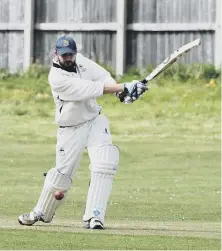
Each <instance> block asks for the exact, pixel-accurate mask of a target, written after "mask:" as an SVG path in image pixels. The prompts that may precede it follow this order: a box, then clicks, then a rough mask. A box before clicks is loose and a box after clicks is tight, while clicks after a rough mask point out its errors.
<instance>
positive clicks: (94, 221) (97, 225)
mask: <svg viewBox="0 0 222 251" xmlns="http://www.w3.org/2000/svg"><path fill="white" fill-rule="evenodd" d="M84 223H85V225H84V227H85V228H88V229H104V226H103V224H102V222H101V221H100V220H99V219H98V218H91V219H90V220H88V221H85V222H84Z"/></svg>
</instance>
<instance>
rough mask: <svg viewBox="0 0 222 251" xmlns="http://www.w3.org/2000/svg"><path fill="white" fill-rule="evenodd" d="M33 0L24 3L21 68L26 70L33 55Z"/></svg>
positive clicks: (26, 0)
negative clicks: (22, 58)
mask: <svg viewBox="0 0 222 251" xmlns="http://www.w3.org/2000/svg"><path fill="white" fill-rule="evenodd" d="M34 7H35V0H25V5H24V60H23V70H24V71H26V70H28V68H29V66H30V63H31V60H32V57H33V43H34V39H33V35H34V32H33V31H34Z"/></svg>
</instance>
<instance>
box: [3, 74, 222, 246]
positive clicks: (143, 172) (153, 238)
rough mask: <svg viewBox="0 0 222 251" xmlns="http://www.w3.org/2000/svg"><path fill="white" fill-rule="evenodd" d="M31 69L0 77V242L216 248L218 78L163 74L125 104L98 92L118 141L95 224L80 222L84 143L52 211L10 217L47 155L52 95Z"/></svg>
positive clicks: (50, 157)
mask: <svg viewBox="0 0 222 251" xmlns="http://www.w3.org/2000/svg"><path fill="white" fill-rule="evenodd" d="M187 72H188V71H187ZM37 73H38V72H37ZM37 73H36V76H35V77H33V78H32V79H30V77H29V76H26V77H19V76H18V77H17V78H15V77H13V76H12V77H11V76H10V77H6V78H5V79H3V80H0V113H1V123H0V138H1V142H2V144H1V145H0V152H1V158H0V166H1V171H2V172H1V176H0V184H1V193H0V200H1V202H2V203H1V207H0V215H1V217H0V249H64V250H68V249H150V250H220V232H221V229H220V220H221V211H220V210H221V207H220V199H221V183H220V177H221V169H220V163H221V147H220V133H221V130H220V128H221V122H220V121H221V116H220V92H221V88H220V79H219V78H216V79H215V82H216V85H215V86H209V85H208V83H209V81H208V80H207V79H206V78H205V79H199V78H197V77H194V78H193V80H192V79H191V78H189V79H188V81H186V82H182V81H178V79H177V78H176V76H178V75H176V76H175V77H172V76H170V77H171V78H169V76H165V82H164V83H163V80H164V79H163V78H160V79H157V80H155V81H153V82H152V83H151V88H150V90H149V92H148V93H146V94H145V95H144V97H142V98H141V100H140V101H138V102H135V103H134V104H132V105H124V104H122V103H119V102H118V100H117V99H116V98H115V97H113V95H106V97H103V98H100V99H99V103H100V104H101V105H102V106H103V113H104V114H106V115H107V116H108V118H109V120H110V125H111V131H112V134H113V141H114V143H115V144H117V145H118V146H120V150H121V155H120V164H119V170H118V172H117V175H116V179H115V181H114V186H113V191H112V195H111V198H110V200H109V204H108V210H107V219H106V230H105V231H103V232H99V231H89V230H84V229H82V226H81V224H82V223H81V218H82V214H83V210H84V207H85V200H86V195H87V189H88V180H89V170H88V165H89V160H88V156H87V153H86V152H85V153H84V155H83V159H82V161H81V166H80V168H79V170H78V171H77V173H76V176H75V179H74V182H73V187H72V189H70V191H69V193H68V198H67V201H66V203H65V204H64V206H63V207H61V208H59V210H58V211H57V214H56V218H55V221H54V222H53V223H51V224H46V225H45V224H37V226H33V227H22V226H19V225H18V224H17V216H18V215H19V214H21V213H24V212H28V211H30V210H32V208H33V206H34V205H35V203H36V200H37V199H38V196H39V193H40V190H41V187H42V183H43V181H44V177H43V175H42V173H43V172H46V171H47V170H48V169H50V168H51V167H53V166H54V164H55V143H56V138H55V137H56V128H57V126H56V125H55V123H54V104H53V101H52V98H51V95H50V90H49V86H48V84H47V80H46V78H45V76H44V75H43V76H42V75H38V74H37ZM32 74H34V73H32ZM133 74H135V72H134V73H132V76H133ZM168 74H170V73H168ZM187 74H188V73H187ZM201 74H202V73H201ZM188 75H189V74H188ZM202 75H203V74H202ZM132 76H131V77H132ZM131 77H129V76H124V78H127V79H129V78H131ZM158 81H159V82H158Z"/></svg>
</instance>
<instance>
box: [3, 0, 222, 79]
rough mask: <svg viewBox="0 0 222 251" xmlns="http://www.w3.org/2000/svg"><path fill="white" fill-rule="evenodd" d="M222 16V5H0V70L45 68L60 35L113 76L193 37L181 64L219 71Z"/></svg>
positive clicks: (212, 0)
mask: <svg viewBox="0 0 222 251" xmlns="http://www.w3.org/2000/svg"><path fill="white" fill-rule="evenodd" d="M221 13H222V4H221V0H112V1H111V0H0V44H1V46H0V68H7V69H9V71H11V72H15V71H18V70H21V69H23V70H27V68H28V67H29V65H30V62H31V60H32V59H34V60H37V59H38V60H40V62H41V63H43V64H50V62H51V59H52V54H53V53H52V51H53V47H54V44H55V41H56V39H57V38H58V37H59V36H61V35H63V34H70V35H72V36H73V37H74V39H75V40H76V42H77V45H78V49H79V51H81V52H82V53H83V54H84V55H86V56H88V57H91V58H93V59H95V60H99V61H101V62H103V63H105V64H108V65H110V66H112V67H113V68H115V70H116V74H117V75H122V74H123V73H124V71H125V68H126V67H132V66H135V67H140V68H144V67H146V66H147V65H149V64H152V65H156V64H158V63H160V62H161V61H162V60H163V59H164V58H165V57H166V56H168V55H169V54H170V53H171V52H172V51H173V50H175V49H177V48H178V47H180V46H182V45H183V44H185V43H187V42H189V41H192V40H193V39H196V38H198V37H200V38H201V39H202V46H201V47H200V48H198V49H196V50H194V51H193V52H191V53H189V54H188V55H186V57H185V58H184V59H182V60H181V62H183V63H193V62H200V63H211V64H215V65H216V67H221V57H222V53H221V47H222V44H221V43H222V39H221V37H222V34H221V23H222V21H221Z"/></svg>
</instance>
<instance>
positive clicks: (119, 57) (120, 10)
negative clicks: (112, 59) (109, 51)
mask: <svg viewBox="0 0 222 251" xmlns="http://www.w3.org/2000/svg"><path fill="white" fill-rule="evenodd" d="M126 2H127V0H116V3H117V6H116V8H117V9H116V11H117V32H116V75H117V76H121V75H123V73H124V70H125V51H126V50H125V49H126Z"/></svg>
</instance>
